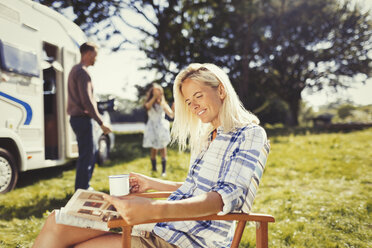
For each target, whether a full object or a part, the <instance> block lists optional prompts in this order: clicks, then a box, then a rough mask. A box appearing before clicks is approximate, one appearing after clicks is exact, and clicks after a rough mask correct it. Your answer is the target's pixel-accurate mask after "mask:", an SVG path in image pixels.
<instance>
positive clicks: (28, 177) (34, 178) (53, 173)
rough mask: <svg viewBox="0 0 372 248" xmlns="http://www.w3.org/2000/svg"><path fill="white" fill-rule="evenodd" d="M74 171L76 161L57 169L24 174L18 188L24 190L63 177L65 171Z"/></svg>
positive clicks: (32, 171) (20, 177)
mask: <svg viewBox="0 0 372 248" xmlns="http://www.w3.org/2000/svg"><path fill="white" fill-rule="evenodd" d="M72 169H75V160H72V161H70V162H67V163H66V164H65V165H61V166H57V167H50V168H44V169H37V170H31V171H25V172H22V173H20V174H19V177H18V182H17V185H16V188H24V187H27V186H30V185H32V184H34V183H36V182H38V181H40V180H44V179H51V178H58V177H62V175H63V172H64V171H68V170H72Z"/></svg>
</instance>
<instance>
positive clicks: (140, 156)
mask: <svg viewBox="0 0 372 248" xmlns="http://www.w3.org/2000/svg"><path fill="white" fill-rule="evenodd" d="M141 140H142V135H141V134H120V135H117V146H116V149H115V150H114V151H113V154H112V155H113V159H112V161H110V162H109V163H107V164H105V165H104V166H100V167H96V170H95V173H94V176H93V179H92V186H93V187H94V188H95V189H96V190H99V191H104V192H108V176H109V175H112V174H121V173H128V172H130V171H136V172H140V173H144V174H147V175H151V172H150V161H149V150H147V149H143V148H142V147H141ZM270 140H271V153H270V155H269V160H268V163H267V167H266V171H265V173H264V175H263V178H262V182H261V185H260V189H259V191H258V194H257V197H256V200H255V203H254V205H253V211H254V212H260V213H268V214H272V215H273V216H274V217H275V218H276V223H273V224H269V243H270V246H271V247H366V248H367V247H372V242H371V237H372V224H371V223H372V218H371V212H372V199H371V197H370V193H369V192H371V190H372V129H368V130H364V131H355V132H350V133H330V134H311V133H307V134H301V135H293V134H289V135H277V134H276V135H275V136H271V137H270ZM188 160H189V154H188V153H180V152H178V151H177V149H176V148H170V149H169V151H168V173H167V179H170V180H178V181H179V180H183V179H184V178H185V176H186V173H187V168H188ZM158 166H159V168H160V162H158ZM74 176H75V171H74V166H73V164H71V165H67V166H64V167H59V168H52V169H43V170H37V171H31V172H28V173H24V174H22V175H21V177H20V181H19V184H18V186H17V188H16V189H15V190H14V191H12V192H10V193H8V194H5V195H0V216H1V217H0V247H30V246H31V244H32V241H33V239H34V238H35V237H36V235H37V234H38V232H39V231H40V229H41V227H42V224H43V222H44V220H45V218H46V216H47V215H48V213H49V212H50V211H51V210H53V209H54V208H59V207H61V206H63V205H65V204H66V202H67V201H68V199H69V198H70V197H71V195H72V193H73V186H74ZM152 176H156V177H160V172H158V173H155V174H152ZM248 225H249V226H248V228H246V231H245V232H244V236H243V240H242V243H241V247H254V246H255V227H254V225H253V224H248Z"/></svg>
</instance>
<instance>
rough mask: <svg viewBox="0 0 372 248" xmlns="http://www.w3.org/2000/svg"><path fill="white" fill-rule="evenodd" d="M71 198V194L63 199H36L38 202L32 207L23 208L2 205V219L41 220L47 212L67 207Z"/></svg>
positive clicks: (0, 206)
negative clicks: (33, 218)
mask: <svg viewBox="0 0 372 248" xmlns="http://www.w3.org/2000/svg"><path fill="white" fill-rule="evenodd" d="M71 196H72V194H71V193H70V194H66V197H64V198H63V199H62V198H60V199H56V198H48V197H47V196H44V197H42V198H39V199H36V201H33V202H32V203H30V205H27V206H22V207H16V206H14V205H11V206H3V205H0V216H1V218H0V219H2V220H7V221H9V220H12V219H13V218H17V219H27V218H29V217H30V216H34V217H36V218H41V217H43V214H44V213H45V212H46V211H47V210H51V209H58V208H61V206H65V205H66V203H67V201H68V200H69V199H70V198H71Z"/></svg>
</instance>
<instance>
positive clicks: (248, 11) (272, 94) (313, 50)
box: [40, 0, 372, 125]
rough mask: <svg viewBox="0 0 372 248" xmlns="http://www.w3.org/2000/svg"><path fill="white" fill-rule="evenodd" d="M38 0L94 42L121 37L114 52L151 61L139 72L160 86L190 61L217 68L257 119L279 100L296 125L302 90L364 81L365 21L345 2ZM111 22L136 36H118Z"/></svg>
mask: <svg viewBox="0 0 372 248" xmlns="http://www.w3.org/2000/svg"><path fill="white" fill-rule="evenodd" d="M40 2H43V3H46V4H47V5H49V6H53V7H55V8H57V9H59V10H61V9H63V8H65V7H66V6H69V5H72V6H73V8H74V9H73V10H74V13H75V14H76V16H77V18H76V19H75V22H76V23H78V24H79V25H80V26H81V27H83V29H85V30H86V31H89V32H90V33H92V34H96V35H99V37H102V34H106V35H105V36H103V38H104V39H109V38H110V37H114V36H117V35H119V36H122V39H121V40H120V39H119V40H120V41H119V42H118V43H117V44H116V45H115V46H114V47H113V50H114V51H116V50H118V49H122V48H123V47H125V44H132V45H136V46H137V47H138V48H139V49H140V50H142V51H144V52H145V53H146V55H147V57H148V58H149V59H150V62H149V63H148V64H147V66H145V67H144V69H152V70H156V71H157V72H159V73H158V79H157V80H158V81H159V82H162V83H165V84H171V82H172V81H173V79H174V76H175V74H176V73H178V72H179V70H180V69H181V68H183V67H184V66H185V65H187V64H189V63H190V62H195V61H198V62H211V63H215V64H217V65H220V66H222V67H224V69H226V71H227V72H228V73H229V76H230V78H231V80H232V83H233V84H234V86H235V88H236V89H237V92H238V94H239V96H240V98H241V100H242V102H243V104H244V105H245V106H246V107H247V108H248V109H252V110H260V111H262V113H263V112H264V111H263V106H266V107H267V108H270V105H272V104H274V102H275V101H274V100H275V99H277V97H279V98H280V99H282V100H283V101H284V102H285V103H286V104H287V105H288V108H289V116H290V120H289V124H290V125H298V114H299V107H300V102H301V92H302V91H303V90H304V89H305V88H312V89H313V90H314V91H318V90H322V89H323V88H325V87H328V86H330V87H333V88H334V89H337V88H339V87H349V86H350V85H351V83H352V80H353V78H354V77H355V76H361V75H362V76H363V77H364V79H366V78H367V77H368V76H370V75H371V64H372V54H371V52H370V50H371V48H372V45H371V41H372V38H371V33H372V31H371V30H372V25H371V20H370V16H368V14H367V13H365V14H362V13H361V11H360V9H359V8H358V7H353V8H352V7H351V5H350V2H349V1H345V4H344V5H340V4H339V2H338V1H337V0H313V1H307V0H250V1H240V0H204V1H201V0H200V1H191V0H169V1H165V2H161V1H159V2H154V1H152V0H137V1H135V0H126V1H118V0H111V1H108V0H104V1H97V0H95V1H87V0H80V1H76V0H75V1H74V0H71V1H66V2H65V1H61V0H57V1H51V0H40ZM123 10H131V11H133V12H135V13H137V14H138V15H140V16H142V18H143V20H145V21H146V24H145V25H143V26H138V25H135V24H132V23H130V22H129V21H128V20H127V19H126V17H125V16H124V15H123ZM117 20H118V21H120V22H122V23H124V24H125V25H126V26H129V27H132V28H135V29H137V30H139V32H140V33H141V34H143V36H141V38H140V39H139V40H137V41H135V40H133V39H130V38H128V37H125V34H124V33H122V31H121V29H120V27H119V25H118V22H117ZM93 21H94V22H97V21H98V22H100V23H101V25H97V24H95V23H94V22H93ZM100 30H103V32H102V31H100ZM98 31H100V32H98ZM168 89H169V88H168ZM271 109H274V108H271Z"/></svg>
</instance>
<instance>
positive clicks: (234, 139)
mask: <svg viewBox="0 0 372 248" xmlns="http://www.w3.org/2000/svg"><path fill="white" fill-rule="evenodd" d="M266 143H267V137H266V133H265V131H264V129H263V128H262V127H260V126H258V125H248V126H245V127H242V128H239V129H236V130H235V131H233V132H229V133H224V132H223V130H222V128H218V129H217V136H216V138H215V139H214V140H213V141H212V134H211V135H210V137H209V145H208V147H207V148H206V149H204V150H202V151H201V152H200V153H199V154H198V156H197V157H196V158H195V159H191V161H190V169H189V173H188V175H187V178H186V181H185V183H184V184H183V185H182V186H181V187H180V188H179V189H177V190H176V191H175V192H174V193H172V194H171V195H170V196H169V198H168V200H170V201H177V200H181V199H187V198H190V197H193V196H197V195H201V194H205V193H206V192H211V191H215V192H218V193H219V194H220V195H221V197H222V200H223V204H224V206H223V209H222V211H221V212H220V213H218V214H220V215H224V214H227V213H231V212H242V211H243V212H249V210H250V207H251V205H250V204H249V205H247V203H246V202H247V198H248V197H249V186H250V184H251V183H252V181H253V180H251V179H252V177H253V175H254V173H255V168H256V167H257V166H258V164H259V163H261V162H260V159H261V158H262V157H265V158H266V156H262V155H260V154H261V153H265V152H266V155H267V152H268V151H265V148H264V145H265V144H266ZM264 162H266V161H264ZM234 231H235V223H234V222H232V221H178V222H166V223H158V224H157V225H156V226H155V227H154V229H153V232H154V233H155V234H156V235H158V236H159V237H161V238H163V239H164V240H166V241H167V242H168V243H171V244H174V245H177V246H178V247H182V248H185V247H208V248H209V247H230V245H231V242H232V239H233V236H234Z"/></svg>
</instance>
